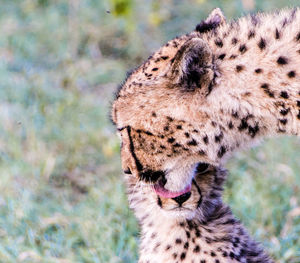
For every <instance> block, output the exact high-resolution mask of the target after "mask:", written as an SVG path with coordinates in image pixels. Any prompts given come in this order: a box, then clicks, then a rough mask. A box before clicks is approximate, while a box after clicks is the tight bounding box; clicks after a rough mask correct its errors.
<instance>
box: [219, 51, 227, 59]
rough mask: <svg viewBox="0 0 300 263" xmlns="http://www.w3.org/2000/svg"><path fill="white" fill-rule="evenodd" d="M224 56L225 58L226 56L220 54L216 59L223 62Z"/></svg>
mask: <svg viewBox="0 0 300 263" xmlns="http://www.w3.org/2000/svg"><path fill="white" fill-rule="evenodd" d="M225 56H226V54H224V53H223V54H221V55H220V56H218V59H221V60H223V59H224V58H225Z"/></svg>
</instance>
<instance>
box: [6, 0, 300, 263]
mask: <svg viewBox="0 0 300 263" xmlns="http://www.w3.org/2000/svg"><path fill="white" fill-rule="evenodd" d="M297 4H299V2H298V0H295V1H285V2H283V1H280V0H272V1H254V0H252V1H251V0H243V1H238V0H224V1H221V0H212V1H205V0H186V1H180V0H165V1H158V0H147V1H146V0H144V1H137V0H111V1H108V0H102V1H92V0H82V1H79V0H69V1H67V0H53V1H50V0H23V1H20V0H2V1H1V8H0V32H1V36H0V101H1V103H0V123H1V125H0V175H1V181H0V262H4V263H10V262H12V263H15V262H61V263H67V262H87V263H90V262H101V263H102V262H103V263H104V262H105V263H106V262H111V263H113V262H135V261H136V258H137V243H138V225H137V223H136V221H135V218H134V217H133V215H132V213H131V211H129V209H128V206H127V199H126V195H125V191H124V186H123V183H122V182H123V181H122V176H121V175H120V159H119V140H118V138H117V137H116V136H115V131H114V128H113V127H112V125H111V124H110V122H109V120H108V115H109V114H108V112H109V105H110V102H111V101H112V98H113V91H114V89H115V87H116V86H117V84H118V83H119V82H121V81H122V79H123V78H124V76H125V72H126V71H127V70H128V69H130V68H131V67H133V66H136V65H137V64H139V63H141V62H142V61H143V59H145V58H147V57H148V55H149V54H150V53H151V52H152V51H154V50H155V49H156V48H158V47H159V46H161V45H162V44H163V43H164V42H165V41H167V40H168V39H170V38H172V37H174V36H176V35H180V34H183V33H186V32H189V31H191V30H192V29H193V28H194V26H195V25H196V24H197V23H198V22H199V21H200V20H201V19H203V18H205V17H206V16H207V14H208V13H209V12H210V11H211V10H212V9H213V7H216V6H219V7H221V8H222V9H223V10H224V12H225V14H226V16H227V17H228V18H234V17H238V16H241V15H242V14H244V13H247V12H250V11H257V10H272V9H274V8H280V7H283V6H287V5H288V6H296V5H297ZM299 149H300V144H299V140H297V139H296V138H279V139H276V140H269V141H267V142H265V143H263V144H262V145H261V146H260V147H257V148H256V149H254V150H250V151H247V152H244V153H239V154H237V155H236V156H235V157H234V158H232V160H231V161H230V162H229V164H228V168H229V169H230V171H231V175H230V178H229V181H228V183H227V188H226V195H225V199H226V201H227V202H228V203H230V205H231V207H232V208H233V210H234V212H235V214H236V215H237V216H238V217H239V218H240V219H241V220H242V221H243V222H244V223H245V225H246V226H247V228H248V229H249V232H250V233H251V234H252V235H254V236H255V238H256V239H257V240H259V241H261V242H262V243H263V245H264V246H265V247H266V248H267V249H268V251H269V252H270V253H271V254H272V255H273V256H274V257H275V258H276V259H277V261H278V262H290V263H296V262H300V240H299V236H300V211H299V210H300V176H299V171H300V162H299V159H300V156H299Z"/></svg>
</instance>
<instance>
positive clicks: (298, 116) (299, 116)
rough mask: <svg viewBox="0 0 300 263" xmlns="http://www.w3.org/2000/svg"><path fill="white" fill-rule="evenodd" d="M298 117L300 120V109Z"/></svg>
mask: <svg viewBox="0 0 300 263" xmlns="http://www.w3.org/2000/svg"><path fill="white" fill-rule="evenodd" d="M297 118H298V119H299V120H300V110H299V111H298V115H297Z"/></svg>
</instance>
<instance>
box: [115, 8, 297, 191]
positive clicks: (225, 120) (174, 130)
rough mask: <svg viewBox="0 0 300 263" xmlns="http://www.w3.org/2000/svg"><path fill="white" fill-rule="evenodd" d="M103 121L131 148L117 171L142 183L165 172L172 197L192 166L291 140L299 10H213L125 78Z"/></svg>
mask: <svg viewBox="0 0 300 263" xmlns="http://www.w3.org/2000/svg"><path fill="white" fill-rule="evenodd" d="M112 120H113V122H114V123H115V125H116V127H117V129H118V131H119V133H120V135H121V137H122V141H123V140H124V138H126V139H127V140H129V141H130V143H125V145H126V146H124V147H123V148H122V150H121V157H122V166H123V169H124V170H127V169H128V168H129V169H130V170H131V171H132V173H133V174H135V175H136V176H138V177H139V178H140V179H142V180H143V181H145V182H148V183H149V182H150V183H151V182H155V181H157V180H158V179H159V177H160V175H161V174H165V178H166V180H167V182H166V184H165V186H164V187H165V193H166V195H173V196H174V195H175V196H176V195H180V194H181V193H182V191H184V190H185V189H186V188H189V187H191V184H192V180H193V178H194V176H195V173H194V171H195V167H196V165H197V163H199V162H202V163H208V164H212V165H216V166H218V165H223V164H224V162H225V160H226V159H227V158H228V156H230V154H231V153H233V152H234V151H237V150H238V149H239V148H242V147H245V146H249V145H251V144H252V143H254V142H256V141H259V140H260V139H262V138H265V137H270V136H276V135H284V134H285V135H298V136H299V133H300V9H299V8H294V9H284V10H281V11H278V12H274V13H259V14H251V15H248V16H246V17H242V18H240V19H238V20H233V21H226V18H225V17H224V15H223V13H222V12H221V10H220V9H215V10H213V11H212V13H211V14H210V15H209V16H208V18H207V19H205V20H203V21H202V22H201V23H200V24H198V25H197V26H196V28H195V30H194V31H192V32H191V33H189V34H186V35H183V36H181V37H176V38H175V39H173V40H171V41H169V42H167V43H166V44H165V45H164V46H163V47H161V48H160V49H159V50H158V51H156V52H155V53H154V54H153V55H152V56H150V57H149V58H148V60H146V61H145V62H144V63H143V64H142V65H141V66H139V67H138V68H137V69H135V70H134V71H133V72H132V73H131V74H129V76H128V78H127V79H126V81H125V82H124V83H123V85H121V87H120V89H119V91H118V92H117V94H116V99H115V101H114V103H113V107H112ZM126 147H127V148H126ZM125 148H126V149H125Z"/></svg>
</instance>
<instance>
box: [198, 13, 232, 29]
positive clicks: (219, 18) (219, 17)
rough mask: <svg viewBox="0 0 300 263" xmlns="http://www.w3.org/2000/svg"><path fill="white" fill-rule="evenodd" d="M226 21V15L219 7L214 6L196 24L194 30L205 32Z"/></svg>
mask: <svg viewBox="0 0 300 263" xmlns="http://www.w3.org/2000/svg"><path fill="white" fill-rule="evenodd" d="M225 23H226V17H225V16H224V15H223V12H222V11H221V9H220V8H215V9H214V10H213V11H212V12H211V13H210V14H209V16H208V18H206V19H205V20H204V21H201V23H200V24H198V25H197V26H196V29H195V30H196V31H198V32H200V33H205V32H207V31H210V30H213V29H215V28H217V27H219V26H221V25H224V24H225Z"/></svg>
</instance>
